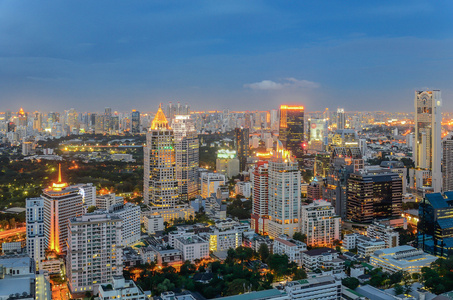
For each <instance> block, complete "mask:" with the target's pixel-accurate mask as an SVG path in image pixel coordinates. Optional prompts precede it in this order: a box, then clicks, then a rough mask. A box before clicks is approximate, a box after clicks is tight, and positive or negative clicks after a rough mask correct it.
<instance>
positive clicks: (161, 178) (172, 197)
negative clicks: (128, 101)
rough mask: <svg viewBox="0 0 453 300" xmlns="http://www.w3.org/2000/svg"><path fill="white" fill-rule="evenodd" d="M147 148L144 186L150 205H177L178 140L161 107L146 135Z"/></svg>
mask: <svg viewBox="0 0 453 300" xmlns="http://www.w3.org/2000/svg"><path fill="white" fill-rule="evenodd" d="M143 151H144V169H145V170H144V189H143V199H144V201H145V203H146V204H150V202H151V204H152V205H153V206H158V207H169V208H171V207H174V206H175V205H176V204H177V202H178V182H177V181H176V176H175V140H174V134H173V130H172V129H171V128H170V126H169V124H168V121H167V118H166V117H165V114H164V112H163V111H162V108H161V106H159V109H158V110H157V113H156V115H155V117H154V120H153V121H152V123H151V128H150V129H149V131H148V133H147V134H146V147H144V149H143Z"/></svg>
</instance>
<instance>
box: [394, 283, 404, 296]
mask: <svg viewBox="0 0 453 300" xmlns="http://www.w3.org/2000/svg"><path fill="white" fill-rule="evenodd" d="M393 291H394V292H395V295H401V294H404V288H403V287H402V286H401V284H399V283H396V284H395V285H394V286H393Z"/></svg>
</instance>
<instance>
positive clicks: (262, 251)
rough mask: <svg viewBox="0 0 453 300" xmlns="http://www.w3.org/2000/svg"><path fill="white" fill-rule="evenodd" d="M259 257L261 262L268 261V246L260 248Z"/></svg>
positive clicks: (262, 245) (263, 245)
mask: <svg viewBox="0 0 453 300" xmlns="http://www.w3.org/2000/svg"><path fill="white" fill-rule="evenodd" d="M258 255H259V256H260V259H261V261H266V260H267V258H268V257H269V247H268V246H267V245H266V244H264V243H263V244H261V245H260V247H259V248H258Z"/></svg>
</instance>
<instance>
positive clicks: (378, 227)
mask: <svg viewBox="0 0 453 300" xmlns="http://www.w3.org/2000/svg"><path fill="white" fill-rule="evenodd" d="M367 236H368V237H370V238H374V239H380V240H382V241H384V242H385V246H386V248H393V247H398V246H399V244H400V235H399V233H398V232H397V231H395V228H393V227H391V226H388V225H384V224H381V223H378V222H373V224H371V225H370V226H368V228H367Z"/></svg>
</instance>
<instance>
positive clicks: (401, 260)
mask: <svg viewBox="0 0 453 300" xmlns="http://www.w3.org/2000/svg"><path fill="white" fill-rule="evenodd" d="M436 260H437V257H435V256H433V255H431V254H427V253H425V252H423V251H422V250H418V249H415V248H414V247H411V246H407V245H404V246H398V247H394V248H387V249H382V250H378V251H376V252H375V253H374V254H373V255H371V256H370V263H371V264H372V265H373V266H376V267H378V268H382V270H383V271H384V272H389V273H395V272H399V271H403V272H408V273H420V272H421V269H422V268H423V267H429V266H430V265H431V263H432V262H434V261H436Z"/></svg>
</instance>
